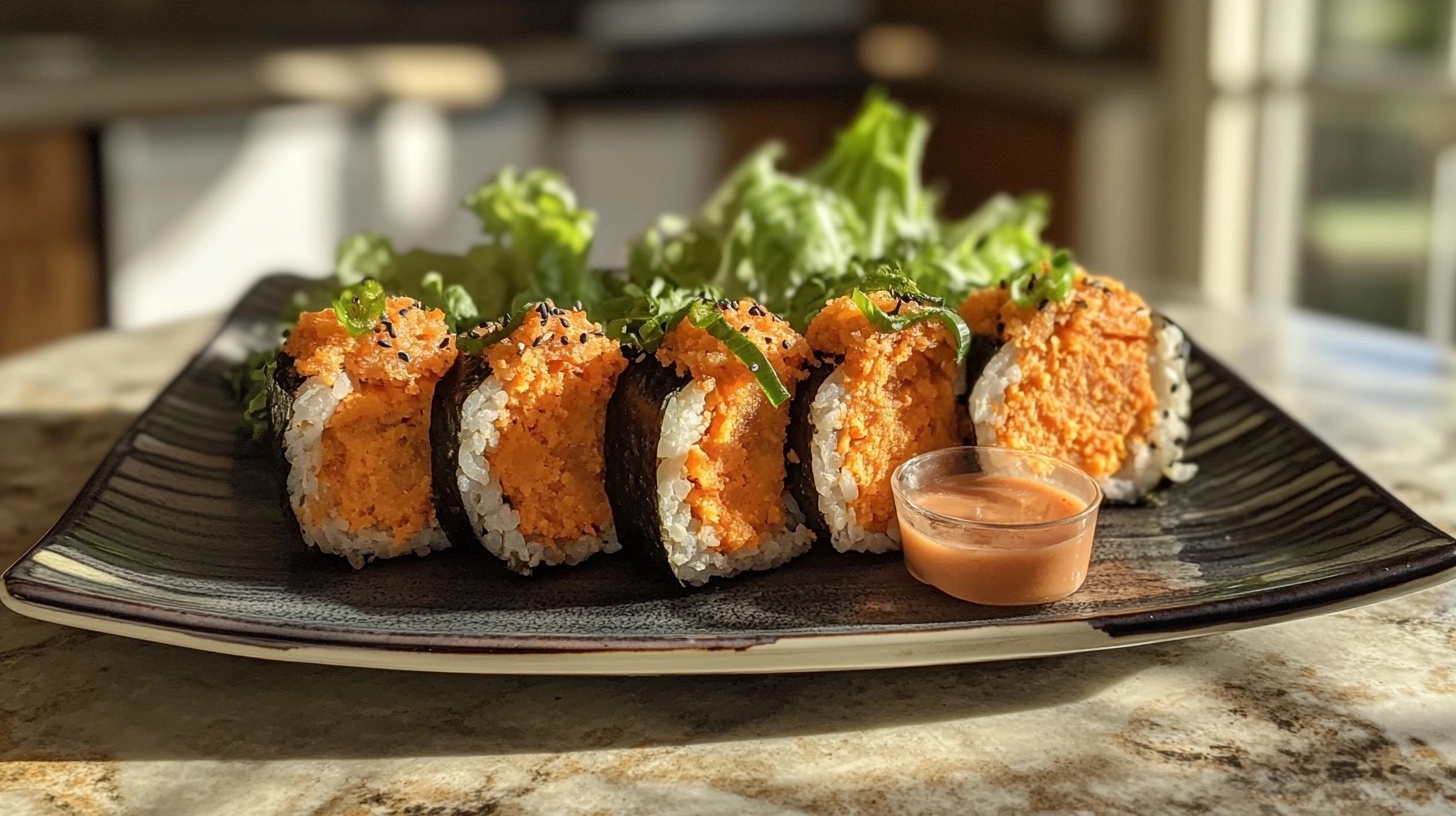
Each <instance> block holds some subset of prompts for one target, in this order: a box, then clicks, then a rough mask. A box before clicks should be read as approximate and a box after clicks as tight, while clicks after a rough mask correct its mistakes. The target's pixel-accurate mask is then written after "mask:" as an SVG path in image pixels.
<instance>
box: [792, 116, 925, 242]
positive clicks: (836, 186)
mask: <svg viewBox="0 0 1456 816" xmlns="http://www.w3.org/2000/svg"><path fill="white" fill-rule="evenodd" d="M929 136H930V122H929V121H928V120H927V119H926V118H925V117H924V116H921V115H919V114H916V113H911V112H909V111H907V110H906V109H905V108H903V107H901V106H900V105H897V104H895V103H894V102H892V101H890V99H889V97H888V96H887V95H886V94H885V92H884V90H883V89H881V88H872V89H871V90H870V92H869V93H868V94H867V95H866V96H865V101H864V105H863V106H862V107H861V108H860V111H859V113H858V114H857V115H856V116H855V118H854V120H853V121H852V122H851V123H850V125H849V127H847V128H845V129H844V130H843V131H841V132H840V133H839V135H838V136H837V137H836V138H835V141H834V146H833V148H831V149H830V151H829V153H828V154H827V155H825V156H824V158H823V159H821V160H820V162H819V163H818V164H817V165H816V166H815V167H814V168H813V169H811V170H810V171H809V172H808V173H807V174H806V178H807V179H808V180H809V181H811V182H813V183H815V184H818V185H820V186H821V187H824V188H825V189H827V190H831V191H833V192H835V193H838V194H839V195H840V196H842V197H843V198H844V199H845V200H847V201H849V202H850V204H852V205H853V206H854V209H855V212H857V213H858V214H859V217H860V220H861V221H863V222H864V224H865V225H866V226H867V232H866V233H865V236H864V244H863V245H862V246H861V247H860V250H861V254H862V255H863V257H866V258H882V257H889V256H891V255H894V254H897V248H898V247H901V246H903V245H907V244H909V245H916V244H922V243H924V242H926V241H930V240H933V239H934V237H935V234H936V232H937V224H936V220H935V210H936V200H935V198H934V197H933V196H931V195H929V194H927V193H926V191H925V189H924V187H923V186H922V184H921V179H920V175H921V174H920V169H921V163H922V162H923V160H924V156H925V142H926V139H927V138H929Z"/></svg>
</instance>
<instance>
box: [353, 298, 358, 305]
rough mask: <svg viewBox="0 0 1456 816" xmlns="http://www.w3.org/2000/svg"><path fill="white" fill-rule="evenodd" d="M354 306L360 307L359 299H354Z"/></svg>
mask: <svg viewBox="0 0 1456 816" xmlns="http://www.w3.org/2000/svg"><path fill="white" fill-rule="evenodd" d="M354 305H355V306H358V305H359V298H354Z"/></svg>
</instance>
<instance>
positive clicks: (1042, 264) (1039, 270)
mask: <svg viewBox="0 0 1456 816" xmlns="http://www.w3.org/2000/svg"><path fill="white" fill-rule="evenodd" d="M1076 276H1077V265H1076V264H1074V263H1072V256H1071V255H1070V254H1068V253H1067V252H1066V251H1065V250H1063V251H1061V252H1058V253H1056V254H1055V255H1051V254H1050V253H1046V254H1044V255H1043V256H1042V257H1041V258H1040V259H1039V260H1035V261H1032V262H1031V263H1029V264H1027V265H1026V266H1024V267H1022V268H1021V269H1019V270H1017V271H1016V272H1015V273H1013V274H1012V275H1011V277H1010V278H1009V279H1008V280H1007V287H1006V289H1007V294H1009V295H1010V297H1011V300H1012V301H1013V302H1014V303H1015V304H1016V305H1017V306H1020V307H1021V308H1023V309H1030V308H1033V307H1037V306H1040V305H1041V304H1042V301H1047V302H1051V303H1060V302H1061V301H1064V300H1066V299H1067V296H1069V295H1070V294H1072V282H1073V280H1074V279H1075V278H1076Z"/></svg>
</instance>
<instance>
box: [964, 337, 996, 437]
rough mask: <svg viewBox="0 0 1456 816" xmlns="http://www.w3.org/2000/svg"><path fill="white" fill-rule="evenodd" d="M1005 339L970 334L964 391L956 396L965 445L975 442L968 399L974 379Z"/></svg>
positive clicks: (976, 378)
mask: <svg viewBox="0 0 1456 816" xmlns="http://www.w3.org/2000/svg"><path fill="white" fill-rule="evenodd" d="M1003 345H1005V341H1003V340H1000V339H998V338H996V337H993V336H991V335H989V334H973V335H971V348H970V350H969V351H967V352H966V392H965V393H964V394H961V395H959V396H957V397H956V404H957V406H958V408H957V410H958V411H959V414H960V421H961V430H962V432H961V435H962V436H964V437H965V439H966V444H967V445H974V444H976V425H975V423H974V422H972V421H971V411H970V401H971V392H972V391H974V390H975V389H976V381H977V380H979V379H981V375H982V374H983V373H985V371H986V364H987V363H989V362H991V358H992V357H995V356H996V352H998V351H1000V350H1001V347H1002V346H1003Z"/></svg>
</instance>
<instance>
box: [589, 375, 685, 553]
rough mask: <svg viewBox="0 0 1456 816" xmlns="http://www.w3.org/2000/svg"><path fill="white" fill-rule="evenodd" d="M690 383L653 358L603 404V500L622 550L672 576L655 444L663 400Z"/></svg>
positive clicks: (621, 381)
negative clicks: (661, 512)
mask: <svg viewBox="0 0 1456 816" xmlns="http://www.w3.org/2000/svg"><path fill="white" fill-rule="evenodd" d="M691 381H692V380H691V378H690V377H683V376H679V375H678V373H677V372H676V371H675V370H674V369H673V368H671V367H669V366H664V365H662V364H661V363H659V362H658V361H657V358H656V357H653V356H652V355H647V356H646V358H645V359H641V362H630V363H628V364H627V369H626V370H625V371H623V372H622V374H621V376H620V377H619V378H618V379H617V388H616V390H614V391H613V392H612V399H611V401H609V402H608V403H607V422H606V437H605V439H604V440H603V441H604V453H605V455H606V488H607V501H608V502H609V503H610V504H611V506H612V519H613V521H614V523H615V524H616V526H617V538H618V540H620V541H621V542H622V549H623V550H625V551H626V552H627V553H629V555H630V556H631V557H632V558H635V559H636V560H638V561H640V562H643V563H646V564H650V565H653V566H655V567H657V568H659V569H662V570H664V571H665V572H666V573H667V574H668V575H670V576H672V578H673V580H674V581H677V580H678V578H677V576H676V575H673V572H672V568H671V566H669V564H668V561H667V555H668V550H667V546H666V543H665V542H664V540H663V530H662V517H661V516H660V515H659V514H658V510H657V443H658V440H659V439H660V438H661V437H662V421H663V413H664V409H665V408H666V407H667V401H668V400H669V399H670V398H671V397H672V396H673V395H674V394H676V393H677V392H679V391H681V390H682V389H683V388H684V387H686V386H687V385H688V383H690V382H691Z"/></svg>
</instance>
